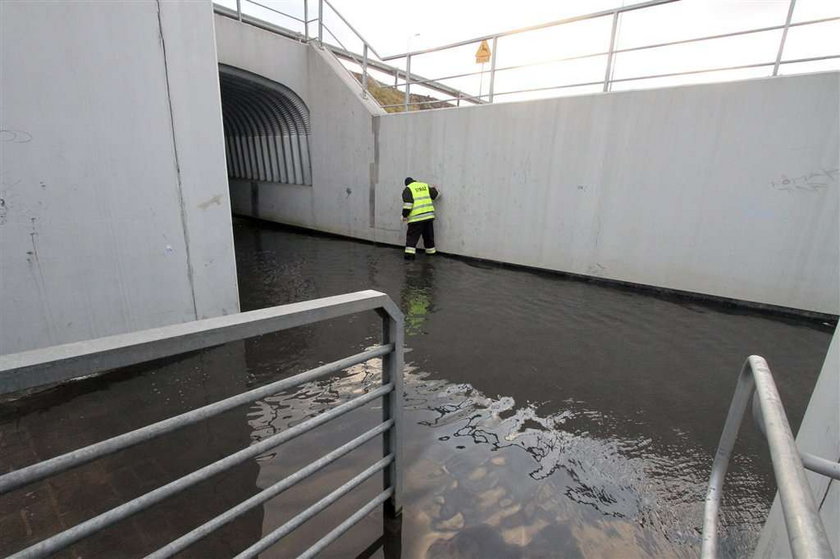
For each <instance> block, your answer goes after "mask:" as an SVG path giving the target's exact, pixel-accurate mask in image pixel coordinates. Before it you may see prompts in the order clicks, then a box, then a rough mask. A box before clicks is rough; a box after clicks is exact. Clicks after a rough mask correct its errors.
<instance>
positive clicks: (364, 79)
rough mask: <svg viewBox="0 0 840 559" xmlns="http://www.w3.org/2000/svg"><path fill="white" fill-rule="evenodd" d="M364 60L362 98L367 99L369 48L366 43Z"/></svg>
mask: <svg viewBox="0 0 840 559" xmlns="http://www.w3.org/2000/svg"><path fill="white" fill-rule="evenodd" d="M363 53H364V58H363V59H362V97H364V98H365V99H367V91H368V85H367V84H368V74H367V67H368V46H367V43H365V48H364V50H363Z"/></svg>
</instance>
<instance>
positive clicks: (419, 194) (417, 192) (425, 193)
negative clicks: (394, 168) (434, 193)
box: [408, 181, 435, 223]
mask: <svg viewBox="0 0 840 559" xmlns="http://www.w3.org/2000/svg"><path fill="white" fill-rule="evenodd" d="M408 188H409V190H411V197H412V198H413V202H412V203H413V204H414V205H413V206H412V207H411V213H410V214H408V222H409V223H414V222H415V221H425V220H427V219H434V218H435V206H434V204H432V197H431V190H430V189H429V185H428V184H426V183H425V182H416V181H415V182H413V183H411V184H409V185H408Z"/></svg>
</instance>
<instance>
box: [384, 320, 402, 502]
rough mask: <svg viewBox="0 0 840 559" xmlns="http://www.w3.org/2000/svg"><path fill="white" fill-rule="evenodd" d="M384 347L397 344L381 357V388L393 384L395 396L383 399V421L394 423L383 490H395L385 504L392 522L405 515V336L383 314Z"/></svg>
mask: <svg viewBox="0 0 840 559" xmlns="http://www.w3.org/2000/svg"><path fill="white" fill-rule="evenodd" d="M381 316H382V343H383V344H394V351H392V352H390V353H388V354H386V355H383V356H382V384H383V385H385V384H388V383H390V382H393V383H394V390H393V392H390V393H388V394H387V395H385V396H383V402H382V420H383V421H388V420H389V419H393V420H394V425H393V426H392V427H391V428H390V429H389V430H388V431H386V432H385V433H383V440H382V443H383V456H387V455H389V454H392V453H393V455H394V461H393V462H391V464H390V465H389V466H388V467H387V468H386V469H385V470H384V471H383V474H384V476H383V486H384V488H385V489H387V488H389V487H393V488H394V492H393V494H392V495H391V497H390V498H389V499H388V501H386V503H385V516H386V517H390V518H393V517H395V516H399V515H400V514H401V513H402V475H401V472H400V470H401V469H402V468H403V446H402V413H403V408H402V400H403V336H404V327H403V324H402V321H401V320H397V318H396V317H394V316H392V315H390V314H388V313H386V312H382V313H381Z"/></svg>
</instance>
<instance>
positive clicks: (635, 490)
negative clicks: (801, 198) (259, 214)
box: [236, 222, 830, 557]
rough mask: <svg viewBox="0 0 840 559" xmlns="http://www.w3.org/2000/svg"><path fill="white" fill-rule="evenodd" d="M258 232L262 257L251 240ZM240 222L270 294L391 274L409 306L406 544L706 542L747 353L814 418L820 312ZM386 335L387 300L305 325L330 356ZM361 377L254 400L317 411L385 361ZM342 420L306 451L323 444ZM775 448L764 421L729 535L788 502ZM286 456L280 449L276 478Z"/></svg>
mask: <svg viewBox="0 0 840 559" xmlns="http://www.w3.org/2000/svg"><path fill="white" fill-rule="evenodd" d="M255 232H257V233H256V235H257V237H259V238H260V239H261V241H260V242H261V243H262V245H261V252H262V253H264V254H262V255H261V256H259V258H257V257H256V256H255V255H254V254H253V253H252V252H250V251H251V250H252V248H249V244H252V242H253V239H254V234H255ZM236 233H237V239H236V240H237V259H238V265H239V271H240V286H241V289H242V290H243V293H245V294H247V297H248V300H249V304H253V307H251V308H258V307H260V306H266V305H267V304H279V303H284V302H291V301H295V300H300V299H305V298H308V297H312V296H327V295H334V294H338V293H344V292H348V291H354V290H359V289H371V288H373V289H378V290H381V291H384V292H386V293H388V294H389V295H390V296H391V297H392V298H393V299H394V300H395V301H398V302H399V304H400V306H401V308H402V310H403V312H404V313H405V315H406V344H407V346H408V347H407V348H406V351H407V354H406V361H407V362H408V363H410V364H411V370H410V371H409V372H408V373H407V381H406V398H407V399H406V416H407V427H406V455H407V459H406V470H405V479H406V481H407V485H406V496H405V502H406V509H405V513H404V514H405V518H404V524H403V534H402V545H403V548H402V549H403V553H404V555H405V556H406V557H437V556H442V557H448V556H473V554H477V553H483V554H485V555H487V556H493V557H496V556H504V555H510V556H518V557H530V556H558V555H566V556H575V554H584V555H588V556H610V555H612V556H621V557H627V556H651V555H655V556H685V555H689V556H690V555H695V554H696V553H697V551H698V550H699V545H698V542H699V539H698V538H699V527H700V524H701V515H702V500H703V496H704V492H705V484H706V476H707V475H708V471H709V468H710V466H711V461H712V455H713V452H714V448H715V446H716V445H717V438H718V436H719V433H720V428H721V426H722V424H723V420H724V418H725V414H726V409H727V407H728V405H729V399H730V397H731V390H732V388H734V382H735V377H736V376H737V372H738V370H739V369H740V365H741V363H742V362H743V359H744V357H745V356H746V354H748V353H763V354H764V355H765V356H767V357H768V359H769V360H770V361H771V363H772V365H773V366H774V372H775V371H776V370H778V371H779V373H778V382H779V385H780V392H781V393H782V398H783V400H784V401H785V404H786V406H787V407H788V409H789V411H790V415H791V419H792V424H793V426H794V428H795V426H796V424H797V423H798V421H799V418H800V417H801V414H802V412H803V411H804V407H805V405H806V404H807V400H808V396H809V394H810V387H811V386H813V381H814V379H815V376H816V374H817V372H818V371H819V367H820V365H821V362H822V359H823V357H824V355H825V350H826V348H827V346H828V341H829V339H830V332H829V329H828V328H826V329H824V331H821V330H820V329H818V328H814V327H813V325H811V324H804V323H802V322H796V321H790V320H781V319H778V318H774V317H767V316H753V315H750V314H749V313H745V312H740V311H733V310H732V309H727V308H723V307H719V306H718V307H716V306H714V305H707V304H699V303H694V302H691V303H687V302H685V301H683V300H671V299H668V298H667V297H655V296H650V295H646V294H639V293H637V292H633V291H628V290H623V289H613V288H606V287H603V286H597V285H591V284H585V283H581V282H575V281H568V280H564V279H561V278H557V277H556V276H547V275H543V274H533V273H529V272H523V271H517V270H509V269H503V268H499V267H497V266H492V265H483V264H482V265H474V264H473V263H469V262H463V261H459V260H452V259H448V258H437V259H434V260H432V259H418V260H417V261H415V262H412V263H408V264H406V263H405V262H404V261H403V260H402V259H401V258H399V256H400V254H399V251H397V250H396V249H390V248H385V247H376V246H371V245H366V244H362V243H356V242H352V241H345V240H338V239H334V238H323V237H318V236H312V235H306V234H300V233H296V232H290V231H287V230H282V229H278V228H273V227H272V226H264V225H262V224H260V225H255V224H254V223H252V222H241V223H239V224H238V225H237V228H236ZM240 247H244V248H240ZM260 261H263V262H268V261H270V264H269V265H268V266H269V268H270V269H264V268H265V264H262V263H260ZM244 300H245V297H243V301H244ZM243 306H244V305H243ZM246 308H247V307H246ZM378 335H379V333H378V323H377V322H376V321H375V320H374V321H368V322H366V321H365V320H355V321H354V320H348V321H346V322H344V323H339V324H331V325H329V326H326V327H319V328H317V329H313V330H312V331H310V332H308V333H307V337H306V339H305V340H299V341H302V343H304V344H305V345H306V346H307V349H306V351H304V352H301V353H299V354H296V355H299V358H296V359H297V360H298V364H299V365H300V366H301V367H303V366H305V365H307V364H309V365H310V366H311V365H315V364H317V363H318V362H320V361H322V360H328V359H331V358H332V357H331V355H335V356H336V357H339V356H343V355H347V354H348V353H350V352H352V351H358V350H360V349H361V347H360V346H358V345H356V346H353V344H354V343H356V344H358V342H359V340H360V338H361V339H363V341H364V342H365V343H366V344H367V345H369V344H371V343H375V342H376V340H378ZM339 345H342V346H343V347H344V350H342V351H341V352H338V353H335V354H334V353H331V352H335V351H336V349H335V348H336V347H337V346H339ZM327 356H330V357H327ZM275 373H276V371H275ZM266 374H272V373H271V371H270V370H268V369H267V370H266ZM360 375H361V376H360ZM342 379H343V380H341V381H335V380H333V381H330V382H328V383H326V384H323V385H318V386H311V387H306V388H305V389H304V390H303V391H301V392H300V393H299V395H300V396H303V398H302V399H301V398H294V397H293V396H294V394H289V395H286V396H284V397H283V398H280V399H279V400H277V401H275V402H269V404H270V405H271V406H277V413H276V414H274V412H271V413H269V412H262V411H260V412H256V411H255V413H258V415H255V416H254V417H252V420H253V421H255V423H254V424H253V425H254V431H255V433H258V434H259V435H258V436H262V435H261V433H262V432H263V431H262V430H263V429H268V428H269V426H272V427H271V428H272V429H274V428H276V427H273V425H282V422H283V421H299V420H300V417H303V416H300V417H298V416H296V415H294V414H292V412H291V411H290V408H293V407H299V408H300V413H302V414H304V415H305V414H313V413H318V410H319V409H320V406H321V405H323V403H324V402H326V400H329V399H333V400H334V401H340V400H341V399H342V398H343V396H342V394H343V393H344V392H346V391H353V390H359V387H360V386H361V387H368V386H372V385H375V384H377V383H378V380H377V374H376V373H375V372H374V371H372V370H362V369H359V370H352V371H350V372H349V374H348V376H346V377H344V376H343V377H342ZM365 389H367V388H365ZM315 400H322V401H323V402H316V401H315ZM280 406H289V408H286V407H282V408H281V407H280ZM313 406H314V407H313ZM379 413H380V412H379V410H377V409H368V410H359V412H358V414H356V416H354V418H353V419H352V420H351V419H349V418H348V420H347V421H343V422H342V424H341V426H340V427H341V429H345V428H346V429H349V428H350V427H351V426H352V425H353V424H354V423H356V422H362V423H364V422H365V421H370V422H371V423H370V424H371V425H372V424H373V422H375V421H376V420H377V418H378V417H379ZM272 414H274V415H272ZM290 415H291V417H286V416H290ZM284 418H285V419H284ZM278 421H279V423H278ZM341 429H339V431H340V430H341ZM266 432H268V431H266ZM355 432H356V433H358V432H360V430H359V429H356V430H355ZM346 436H347V437H349V436H350V435H349V431H348V432H347V435H346ZM337 439H340V437H338V436H334V437H332V440H331V439H330V437H328V436H326V435H324V436H323V437H322V438H321V439H319V440H318V441H315V442H313V443H311V444H310V447H309V448H303V447H302V448H301V449H300V452H302V453H306V452H311V453H313V456H314V451H312V450H311V449H312V448H316V447H318V445H321V444H322V445H324V446H323V447H321V448H324V449H326V448H334V446H336V443H337V442H340V441H339V440H337ZM370 452H371V453H372V454H371V455H375V454H376V452H377V451H376V449H372V450H371V451H370ZM766 452H767V451H766V446H765V444H764V442H763V441H762V440H761V438H760V436H757V435H755V433H753V432H752V431H751V430H749V429H746V430H745V433H744V434H743V436H742V439H741V444H740V447H739V450H738V452H737V454H736V456H735V459H734V463H733V465H732V467H731V469H730V475H729V476H728V480H729V481H728V489H727V492H728V493H727V496H728V497H729V499H731V502H732V503H737V506H731V507H724V514H723V517H722V524H723V534H722V538H723V547H724V554H725V555H730V556H740V555H743V554H745V553H747V550H749V549H751V548H752V545H753V542H754V539H755V537H756V534H757V530H758V528H759V527H760V524H761V522H762V521H763V519H764V515H765V514H766V511H767V509H768V508H769V502H770V500H771V498H772V494H773V491H774V487H773V484H772V481H771V480H772V472H771V471H770V469H769V467H768V465H767V460H766V456H767V454H766ZM283 460H286V461H288V460H290V457H289V456H286V457H283V456H276V457H274V458H271V459H270V460H267V461H264V462H262V463H261V464H262V465H263V473H262V474H261V478H262V477H263V476H265V477H266V479H268V478H269V477H271V475H274V474H270V472H269V471H268V469H270V468H271V467H273V465H274V464H275V462H277V461H280V462H282V461H283ZM351 462H352V460H351ZM362 463H363V461H360V462H357V463H356V465H361V464H362ZM348 467H349V466H348ZM356 471H358V470H356ZM275 506H278V507H279V506H280V505H275ZM380 520H381V518H374V519H373V521H374V522H373V524H369V526H368V529H369V531H368V532H365V529H362V530H361V532H362V533H366V534H367V536H368V539H367V540H365V542H364V543H359V542H360V541H361V540H358V541H357V544H358V545H357V546H356V544H353V545H351V544H350V543H348V542H347V541H344V542H343V543H341V542H337V543H336V544H335V545H336V546H337V547H336V548H335V551H334V553H335V554H336V556H341V551H339V550H342V551H343V552H344V554H345V555H347V554H350V555H352V554H355V553H358V552H359V551H358V550H361V549H365V548H366V547H367V546H368V545H369V544H370V542H371V541H374V540H375V539H377V538H378V537H379V535H380V534H381V532H377V530H381V525H380V524H378V523H379V521H380ZM488 527H489V528H488Z"/></svg>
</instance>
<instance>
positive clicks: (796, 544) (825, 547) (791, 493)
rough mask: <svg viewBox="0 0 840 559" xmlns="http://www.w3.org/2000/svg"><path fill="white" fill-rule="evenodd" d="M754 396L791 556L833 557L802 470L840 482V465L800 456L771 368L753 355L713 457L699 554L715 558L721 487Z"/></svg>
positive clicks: (736, 391) (743, 373) (756, 412)
mask: <svg viewBox="0 0 840 559" xmlns="http://www.w3.org/2000/svg"><path fill="white" fill-rule="evenodd" d="M753 392H755V396H754V397H753V416H754V418H755V421H756V423H757V424H758V426H759V428H760V430H761V431H762V432H763V433H764V436H765V437H766V439H767V444H768V446H769V447H770V457H771V459H772V461H773V471H774V472H775V474H776V484H777V485H778V489H779V498H780V499H781V502H782V510H783V512H784V517H785V525H786V526H787V531H788V539H789V541H790V547H791V551H792V552H793V556H794V557H797V558H806V557H819V558H822V559H826V558H829V557H834V554H833V553H832V551H831V546H830V545H829V542H828V537H827V535H826V532H825V527H824V526H823V523H822V520H821V518H820V514H819V511H818V509H817V505H816V503H815V502H814V498H813V496H812V495H811V487H810V485H809V484H808V480H807V479H806V478H805V470H804V468H807V469H809V470H811V471H814V472H817V473H819V474H822V475H826V476H829V477H831V478H833V479H840V464H837V463H835V462H831V461H829V460H826V459H824V458H820V457H818V456H814V455H812V454H807V453H800V452H799V450H798V449H797V448H796V442H795V441H794V438H793V434H792V433H791V430H790V425H789V424H788V420H787V415H786V414H785V409H784V406H782V401H781V399H780V398H779V393H778V391H777V390H776V385H775V383H774V382H773V375H772V374H771V372H770V367H768V366H767V362H766V361H765V360H764V358H762V357H759V356H757V355H751V356H750V357H749V358H748V359H747V361H746V362H745V363H744V367H743V368H742V370H741V374H740V376H739V377H738V383H737V385H736V388H735V394H734V396H733V397H732V403H731V405H730V406H729V414H728V415H727V417H726V423H725V424H724V427H723V433H722V434H721V437H720V444H719V445H718V449H717V452H716V453H715V459H714V463H713V464H712V473H711V477H710V479H709V489H708V491H707V493H706V505H705V511H704V515H703V547H702V551H701V555H702V557H703V558H704V559H711V558H714V557H717V556H718V553H717V552H718V532H717V521H718V513H719V511H720V502H721V499H722V497H723V482H724V478H725V477H726V470H727V469H728V467H729V459H730V457H731V456H732V450H733V449H734V447H735V440H736V439H737V437H738V430H739V429H740V427H741V422H742V420H743V418H744V412H745V411H746V409H747V405H748V404H749V402H750V397H751V396H753Z"/></svg>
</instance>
